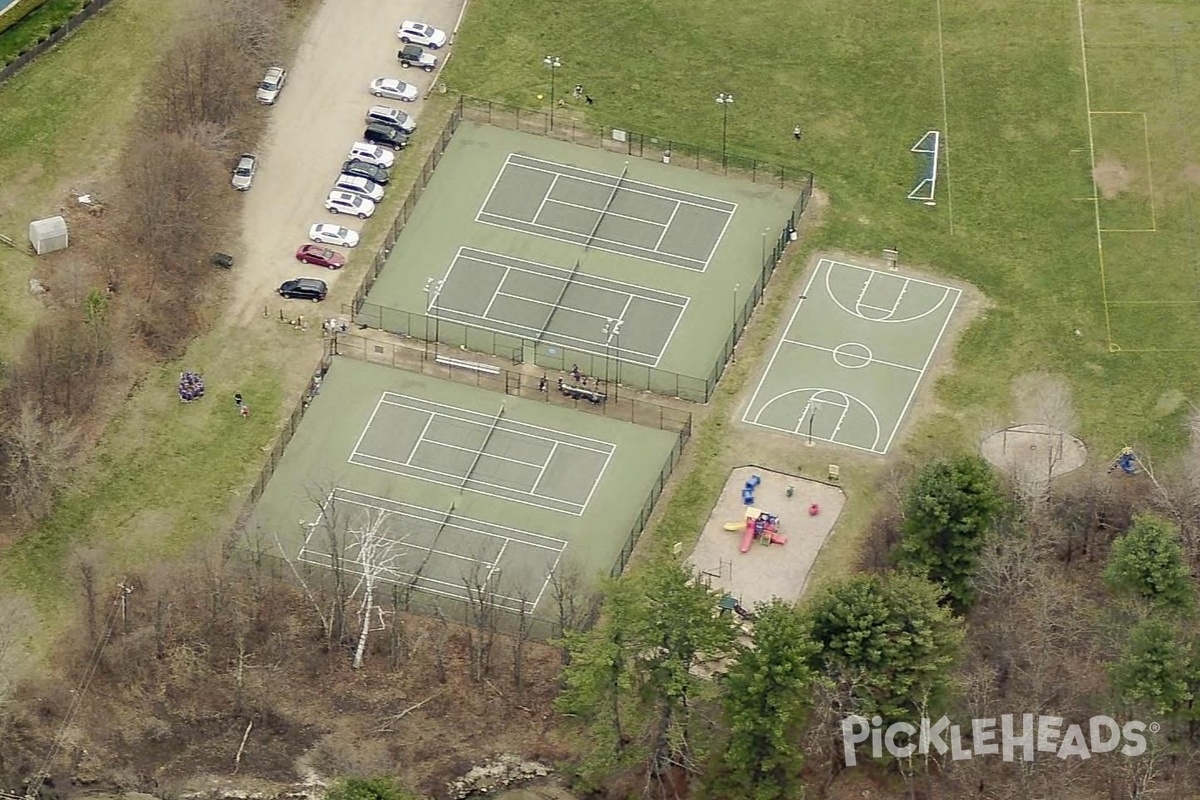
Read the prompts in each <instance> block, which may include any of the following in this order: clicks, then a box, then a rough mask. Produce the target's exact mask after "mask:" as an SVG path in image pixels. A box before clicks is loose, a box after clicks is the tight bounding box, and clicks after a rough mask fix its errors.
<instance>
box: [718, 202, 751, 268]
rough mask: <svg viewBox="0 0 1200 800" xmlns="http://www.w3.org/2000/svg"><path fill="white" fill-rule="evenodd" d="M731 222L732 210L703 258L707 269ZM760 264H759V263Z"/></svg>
mask: <svg viewBox="0 0 1200 800" xmlns="http://www.w3.org/2000/svg"><path fill="white" fill-rule="evenodd" d="M730 222H733V212H730V213H729V216H727V217H726V218H725V224H724V225H722V226H721V232H720V233H719V234H717V240H716V241H715V242H713V246H712V250H710V251H709V253H708V258H706V259H704V268H705V269H708V265H709V264H710V263H712V260H713V256H715V255H716V254H717V250H718V249H720V247H721V242H722V241H723V240H724V239H725V232H726V231H727V230H729V223H730ZM760 266H761V265H760Z"/></svg>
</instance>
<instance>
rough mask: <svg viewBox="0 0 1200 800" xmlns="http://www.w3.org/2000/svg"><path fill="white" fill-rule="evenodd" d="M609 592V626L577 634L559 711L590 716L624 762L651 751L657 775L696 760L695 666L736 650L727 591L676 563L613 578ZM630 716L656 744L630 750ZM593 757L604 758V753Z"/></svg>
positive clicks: (597, 734)
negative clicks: (725, 612) (723, 610)
mask: <svg viewBox="0 0 1200 800" xmlns="http://www.w3.org/2000/svg"><path fill="white" fill-rule="evenodd" d="M604 594H605V599H604V605H603V610H602V613H601V621H600V623H599V624H598V625H597V626H596V627H595V628H594V629H593V630H592V631H590V632H588V633H586V634H581V635H577V636H573V637H569V639H568V648H569V650H570V654H571V661H570V664H568V665H567V667H566V668H565V669H564V670H563V674H562V681H563V685H564V690H563V692H562V694H561V695H560V697H559V700H558V706H559V709H560V710H561V711H563V712H564V713H569V714H573V715H576V716H578V717H580V718H582V719H583V720H585V721H587V722H589V723H590V733H591V736H592V738H593V739H594V740H595V741H597V742H607V744H608V746H609V747H611V749H610V750H609V752H608V753H607V755H608V756H609V757H611V756H616V760H617V762H619V763H629V762H630V761H631V759H634V758H636V759H642V758H645V757H649V759H650V769H651V771H652V772H655V771H657V770H658V769H659V768H660V767H662V766H663V765H664V764H666V763H684V764H690V763H691V762H692V761H693V759H694V754H693V752H692V742H691V727H690V723H691V715H692V699H693V697H694V696H695V694H696V692H697V690H698V689H699V688H700V686H699V681H700V679H698V678H697V677H695V676H694V675H692V674H691V668H692V667H693V666H695V665H696V664H698V663H700V662H701V661H702V660H704V659H705V658H719V657H720V656H722V655H724V654H727V653H729V652H730V651H731V650H732V648H733V626H732V624H731V622H730V621H729V619H728V618H725V617H721V616H718V615H717V613H716V610H717V608H718V605H719V599H720V598H719V596H718V595H717V594H715V593H714V592H712V591H711V590H709V589H707V588H706V587H704V586H703V585H700V584H699V583H696V582H695V581H693V579H692V573H691V571H690V570H688V569H686V568H685V567H684V566H682V565H681V564H678V563H676V562H675V561H673V560H671V559H662V560H659V561H656V562H654V563H652V564H650V565H648V566H647V567H645V568H644V569H642V570H640V571H639V572H638V573H636V574H635V575H634V576H633V577H625V578H620V579H618V580H616V581H612V582H610V584H609V585H608V586H607V587H606V589H605V592H604ZM631 715H634V716H636V717H637V723H638V725H639V728H638V732H639V733H646V734H648V736H647V737H646V739H645V740H644V741H648V742H649V746H648V747H637V748H631V747H630V746H629V744H630V742H633V741H634V736H633V733H632V732H631V731H630V724H629V723H630V719H629V718H630V716H631ZM592 755H593V760H595V761H599V756H601V755H602V754H600V753H593V754H592ZM612 761H613V760H612V759H611V758H609V763H610V764H612ZM601 768H603V767H602V766H601Z"/></svg>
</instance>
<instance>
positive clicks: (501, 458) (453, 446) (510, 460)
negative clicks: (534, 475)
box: [418, 439, 554, 494]
mask: <svg viewBox="0 0 1200 800" xmlns="http://www.w3.org/2000/svg"><path fill="white" fill-rule="evenodd" d="M425 442H426V443H427V444H433V445H437V446H438V447H444V448H446V449H447V450H461V451H462V452H464V453H478V452H479V451H478V450H476V449H474V448H470V447H463V446H462V445H457V444H450V443H449V442H439V441H438V440H437V439H426V440H425ZM550 449H551V450H553V449H554V448H553V447H552V448H550ZM480 457H481V458H490V459H493V460H495V461H507V462H508V463H509V464H520V465H521V466H522V467H534V468H537V467H541V466H542V465H541V464H535V463H534V462H532V461H522V460H521V459H519V458H509V457H508V456H498V455H494V454H492V453H483V454H482V455H481V456H480ZM418 466H419V465H418ZM535 494H536V492H535Z"/></svg>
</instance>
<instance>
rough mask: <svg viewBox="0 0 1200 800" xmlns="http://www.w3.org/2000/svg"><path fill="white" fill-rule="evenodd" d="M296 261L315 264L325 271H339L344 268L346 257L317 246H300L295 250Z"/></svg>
mask: <svg viewBox="0 0 1200 800" xmlns="http://www.w3.org/2000/svg"><path fill="white" fill-rule="evenodd" d="M296 260H297V261H301V262H303V263H305V264H315V265H316V266H318V267H325V269H341V268H342V267H344V266H346V257H345V256H344V255H342V254H341V253H335V252H334V251H332V250H330V249H329V248H328V247H324V246H322V245H319V244H302V245H300V246H299V247H298V248H296Z"/></svg>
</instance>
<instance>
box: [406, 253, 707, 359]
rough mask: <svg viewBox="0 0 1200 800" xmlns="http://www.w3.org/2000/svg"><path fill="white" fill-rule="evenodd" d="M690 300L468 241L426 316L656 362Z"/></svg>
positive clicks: (610, 355) (439, 285) (595, 352)
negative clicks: (481, 247) (471, 244)
mask: <svg viewBox="0 0 1200 800" xmlns="http://www.w3.org/2000/svg"><path fill="white" fill-rule="evenodd" d="M690 300H691V298H689V297H684V296H683V295H678V294H673V293H671V292H664V291H659V290H657V289H649V288H647V287H644V286H637V285H635V284H631V283H624V282H622V281H617V280H612V279H609V278H602V277H599V276H596V275H586V274H583V273H581V272H580V271H579V262H576V263H575V266H574V268H572V269H563V268H562V267H556V266H552V265H549V264H539V263H537V262H533V261H525V260H523V259H519V258H513V257H512V256H505V255H501V254H499V253H489V252H487V251H485V250H476V249H473V248H469V247H463V248H460V249H459V251H458V252H457V253H456V254H455V256H454V261H453V262H452V263H451V264H450V268H449V269H448V270H447V271H446V274H445V275H444V276H443V277H442V279H441V280H440V281H438V282H437V283H436V288H435V290H434V291H433V292H432V293H431V297H430V301H429V314H431V315H436V316H437V317H438V318H439V319H441V320H453V321H455V322H461V323H464V324H466V325H470V326H471V327H474V328H479V329H482V330H489V331H494V332H496V333H503V334H508V335H510V336H516V337H519V338H521V339H532V340H533V341H535V342H537V343H547V344H550V345H558V346H560V347H563V348H565V349H570V350H572V351H575V352H581V353H590V354H592V355H597V356H604V357H606V358H615V359H620V360H621V361H625V362H628V363H633V364H642V365H645V366H650V367H656V366H658V362H659V361H660V360H661V359H662V357H663V353H664V352H666V350H667V346H668V345H669V344H670V343H671V339H672V338H673V337H674V335H675V329H676V327H677V326H678V325H679V321H680V320H681V319H682V318H683V315H684V312H685V311H687V307H688V303H689V301H690Z"/></svg>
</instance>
